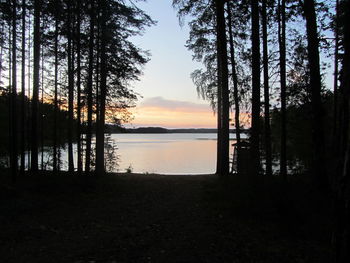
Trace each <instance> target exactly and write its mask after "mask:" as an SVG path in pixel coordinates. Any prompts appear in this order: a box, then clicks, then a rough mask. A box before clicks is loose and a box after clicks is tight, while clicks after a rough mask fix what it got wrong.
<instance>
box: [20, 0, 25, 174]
mask: <svg viewBox="0 0 350 263" xmlns="http://www.w3.org/2000/svg"><path fill="white" fill-rule="evenodd" d="M21 70H22V72H21V82H22V83H21V84H22V90H21V93H22V94H21V128H20V131H21V146H20V147H21V168H20V174H21V175H22V176H23V175H24V170H25V150H26V149H25V143H26V142H25V120H26V110H25V99H26V93H25V92H26V85H25V78H26V1H25V0H22V68H21Z"/></svg>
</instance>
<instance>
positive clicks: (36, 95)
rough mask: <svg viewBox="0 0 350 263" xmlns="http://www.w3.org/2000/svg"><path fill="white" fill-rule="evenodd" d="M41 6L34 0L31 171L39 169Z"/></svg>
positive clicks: (39, 1)
mask: <svg viewBox="0 0 350 263" xmlns="http://www.w3.org/2000/svg"><path fill="white" fill-rule="evenodd" d="M40 8H41V0H34V43H33V46H34V58H33V60H34V65H33V97H32V134H31V135H32V138H31V140H32V145H31V146H32V147H31V148H32V149H31V150H32V152H31V171H32V172H37V171H38V102H39V85H40V84H39V78H40V77H39V71H40V45H41V40H40V12H41V11H40Z"/></svg>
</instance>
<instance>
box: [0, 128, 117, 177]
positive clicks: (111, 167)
mask: <svg viewBox="0 0 350 263" xmlns="http://www.w3.org/2000/svg"><path fill="white" fill-rule="evenodd" d="M67 146H68V144H63V145H60V149H59V150H58V155H59V158H57V162H58V164H57V166H58V170H63V171H64V170H67V169H68V159H67V157H68V156H67V148H68V147H67ZM75 146H76V145H74V159H75V160H76V159H77V154H78V151H77V148H76V147H75ZM85 147H86V144H85V139H84V137H83V138H82V149H83V150H84V149H85ZM117 150H118V147H117V143H116V141H115V140H113V139H112V138H111V135H110V134H108V135H105V171H106V172H115V171H117V170H118V167H119V166H120V158H119V155H118V154H117ZM41 152H42V154H43V156H42V158H39V167H40V168H43V170H52V169H53V148H52V147H49V146H45V147H44V148H43V149H42V150H41ZM82 152H83V153H85V151H82ZM95 152H96V141H95V140H92V144H91V155H90V158H91V168H92V169H91V170H95V165H96V154H95ZM27 157H28V152H26V158H25V159H26V163H25V168H26V169H28V158H27ZM82 160H83V162H85V156H84V155H83V156H82ZM9 167H10V164H9V156H8V155H2V156H0V168H9ZM75 170H76V169H75Z"/></svg>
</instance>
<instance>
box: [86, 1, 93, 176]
mask: <svg viewBox="0 0 350 263" xmlns="http://www.w3.org/2000/svg"><path fill="white" fill-rule="evenodd" d="M90 5H91V6H90V36H89V68H88V80H87V130H86V154H85V172H86V173H87V174H88V173H89V172H90V165H91V158H90V156H91V137H92V75H93V67H94V65H93V63H94V60H93V57H94V29H95V12H94V0H90Z"/></svg>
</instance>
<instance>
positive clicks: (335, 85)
mask: <svg viewBox="0 0 350 263" xmlns="http://www.w3.org/2000/svg"><path fill="white" fill-rule="evenodd" d="M335 12H336V17H335V30H334V31H335V39H334V41H335V44H334V80H333V96H334V98H333V137H334V141H336V137H335V136H336V134H337V130H338V129H337V128H338V125H337V123H338V121H337V120H338V72H339V69H338V63H339V24H338V23H339V22H338V21H339V0H336V7H335Z"/></svg>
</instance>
